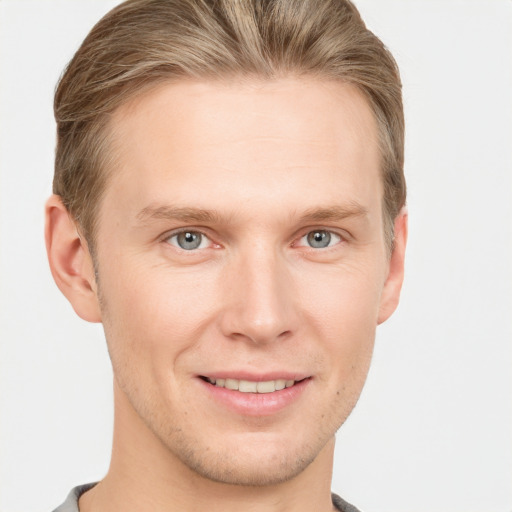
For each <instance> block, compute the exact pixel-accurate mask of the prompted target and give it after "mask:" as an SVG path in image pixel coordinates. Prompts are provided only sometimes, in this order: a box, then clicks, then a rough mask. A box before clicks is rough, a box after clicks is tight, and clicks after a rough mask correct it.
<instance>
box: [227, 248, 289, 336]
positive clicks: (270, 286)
mask: <svg viewBox="0 0 512 512" xmlns="http://www.w3.org/2000/svg"><path fill="white" fill-rule="evenodd" d="M231 263H232V264H231V265H230V266H229V268H227V269H226V273H227V274H228V275H227V276H225V279H224V281H223V284H222V288H223V296H224V297H225V299H226V300H225V302H224V308H223V311H222V314H221V329H222V332H223V334H224V335H225V336H227V337H229V338H231V339H234V340H245V341H250V342H252V343H255V344H266V343H271V342H273V341H277V340H280V339H281V340H282V339H285V338H287V337H289V336H291V335H292V334H293V333H294V332H295V331H296V329H297V325H298V314H297V307H296V303H295V298H296V295H295V293H294V283H293V278H292V273H291V272H290V269H289V268H288V265H287V262H286V258H285V257H284V256H283V255H281V254H279V251H277V250H269V249H268V246H267V247H266V246H265V244H261V245H260V246H259V247H258V246H257V245H253V246H252V247H251V250H249V251H246V252H244V253H242V254H240V255H238V256H237V258H236V262H235V263H234V264H233V262H231Z"/></svg>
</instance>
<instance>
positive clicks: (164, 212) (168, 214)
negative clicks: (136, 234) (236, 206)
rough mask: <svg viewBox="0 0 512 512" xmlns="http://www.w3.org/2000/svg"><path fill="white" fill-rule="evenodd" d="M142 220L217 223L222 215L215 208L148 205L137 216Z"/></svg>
mask: <svg viewBox="0 0 512 512" xmlns="http://www.w3.org/2000/svg"><path fill="white" fill-rule="evenodd" d="M136 218H137V220H138V221H140V222H146V221H150V220H178V221H182V222H207V223H215V222H218V221H219V220H220V215H219V214H218V213H217V212H216V211H215V210H205V209H202V208H191V207H181V206H148V207H146V208H143V209H142V210H141V211H140V212H139V213H138V214H137V216H136Z"/></svg>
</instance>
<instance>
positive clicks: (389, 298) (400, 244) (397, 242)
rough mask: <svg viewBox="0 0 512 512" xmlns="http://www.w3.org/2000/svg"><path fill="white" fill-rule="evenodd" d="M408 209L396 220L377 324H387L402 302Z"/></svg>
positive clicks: (403, 210)
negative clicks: (401, 292)
mask: <svg viewBox="0 0 512 512" xmlns="http://www.w3.org/2000/svg"><path fill="white" fill-rule="evenodd" d="M407 219H408V215H407V209H406V208H405V207H404V208H402V210H401V211H400V213H399V214H398V216H397V218H396V219H395V231H394V235H395V236H394V244H393V252H392V253H391V257H390V259H389V267H388V269H389V272H388V276H387V278H386V282H385V283H384V289H383V291H382V296H381V301H380V308H379V316H378V319H377V323H378V324H381V323H383V322H385V321H386V320H387V319H388V318H389V317H390V316H391V315H392V314H393V312H394V311H395V309H396V308H397V306H398V302H399V300H400V290H401V289H402V283H403V280H404V259H405V246H406V244H407Z"/></svg>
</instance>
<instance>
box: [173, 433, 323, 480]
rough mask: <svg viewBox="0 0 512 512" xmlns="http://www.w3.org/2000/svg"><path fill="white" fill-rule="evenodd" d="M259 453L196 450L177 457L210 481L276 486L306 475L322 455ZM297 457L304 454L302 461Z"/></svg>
mask: <svg viewBox="0 0 512 512" xmlns="http://www.w3.org/2000/svg"><path fill="white" fill-rule="evenodd" d="M282 445H283V443H281V447H280V449H276V450H274V451H272V450H269V447H266V449H264V450H259V452H258V453H254V452H253V451H252V452H251V451H249V450H247V449H240V447H237V448H235V449H225V450H218V449H217V450H214V449H211V448H210V449H206V450H204V449H202V450H198V449H193V450H185V451H184V452H183V451H182V452H181V453H180V454H177V455H178V456H179V458H180V459H181V462H182V463H183V464H185V465H186V466H187V467H188V468H189V469H191V470H192V471H193V472H194V473H196V474H198V475H199V476H201V477H203V478H206V479H208V480H210V481H214V482H219V483H223V484H227V485H239V486H257V487H261V486H272V485H277V484H281V483H283V482H287V481H288V480H291V479H293V478H294V477H296V476H297V475H298V474H300V473H302V472H303V471H304V470H305V469H306V468H307V467H308V466H309V465H310V464H311V463H312V462H313V461H314V460H315V458H316V456H317V455H318V449H314V450H313V449H311V448H310V449H309V450H306V449H304V448H302V447H298V446H297V447H295V448H292V447H290V448H289V449H288V450H283V446H282ZM297 454H301V456H300V457H298V456H297Z"/></svg>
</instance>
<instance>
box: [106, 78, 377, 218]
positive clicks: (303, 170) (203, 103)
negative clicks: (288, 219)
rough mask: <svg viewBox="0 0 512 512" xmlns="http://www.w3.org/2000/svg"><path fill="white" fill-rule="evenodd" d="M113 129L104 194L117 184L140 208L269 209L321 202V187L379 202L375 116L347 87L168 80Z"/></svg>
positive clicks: (290, 81)
mask: <svg viewBox="0 0 512 512" xmlns="http://www.w3.org/2000/svg"><path fill="white" fill-rule="evenodd" d="M110 129H111V136H112V140H113V150H114V153H115V159H114V160H115V161H116V163H117V165H116V166H115V170H114V172H113V175H112V179H111V183H110V185H109V186H108V187H107V195H108V194H109V193H110V192H112V189H113V188H115V189H116V190H117V191H118V193H119V192H123V193H122V194H120V195H121V196H122V197H123V198H126V200H128V199H127V198H130V202H131V203H132V204H133V203H137V204H138V206H141V207H146V206H148V203H155V204H157V203H158V202H162V203H169V202H173V203H180V204H181V203H188V202H191V201H194V202H195V203H197V206H205V207H208V208H210V207H211V208H219V207H220V208H226V207H227V203H228V202H229V201H231V205H233V206H237V207H243V206H247V205H248V204H253V205H255V204H258V203H261V206H263V203H265V204H266V203H267V201H268V200H269V198H272V199H273V200H274V201H277V202H278V203H280V204H282V206H283V208H285V207H286V208H288V209H290V208H297V207H298V206H299V204H298V201H302V202H303V204H302V206H303V207H304V208H308V207H313V206H316V204H309V205H308V204H306V203H307V202H308V197H309V198H310V199H311V202H312V203H313V202H318V201H319V200H320V199H321V197H322V194H324V195H325V194H328V195H330V196H332V197H330V198H327V197H326V198H325V199H326V200H327V199H329V200H330V202H332V201H336V197H338V198H339V199H340V200H341V199H343V197H344V196H346V197H345V198H346V200H347V201H351V202H354V201H355V202H368V201H375V200H377V201H378V202H380V195H381V194H380V189H381V184H380V181H381V180H380V177H379V174H380V173H379V161H380V157H379V151H378V143H377V127H376V123H375V119H374V116H373V114H372V112H371V110H370V107H369V105H368V103H367V101H366V100H365V98H364V97H363V95H362V94H361V93H360V92H359V91H358V90H357V89H356V88H355V87H354V86H351V85H348V84H344V83H340V82H334V81H325V80H323V81H322V80H315V79H304V78H300V79H299V78H286V79H280V80H275V81H260V80H246V81H243V82H242V81H235V80H233V81H210V82H205V81H192V80H182V81H178V82H174V83H166V84H162V85H159V86H158V87H155V88H154V89H153V90H151V91H150V92H147V93H145V94H143V95H141V96H139V97H136V98H134V99H132V100H131V101H129V102H128V103H126V104H125V105H123V106H122V107H120V108H119V109H118V110H117V111H116V112H115V114H114V115H113V117H112V121H111V124H110ZM376 190H377V191H378V192H379V193H378V194H377V196H378V197H372V199H370V197H369V195H373V196H375V193H374V192H375V191H376ZM305 191H307V197H304V194H305ZM284 192H286V194H283V193H284ZM143 203H146V204H143ZM201 203H208V204H204V205H203V204H201ZM233 209H235V208H233Z"/></svg>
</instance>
